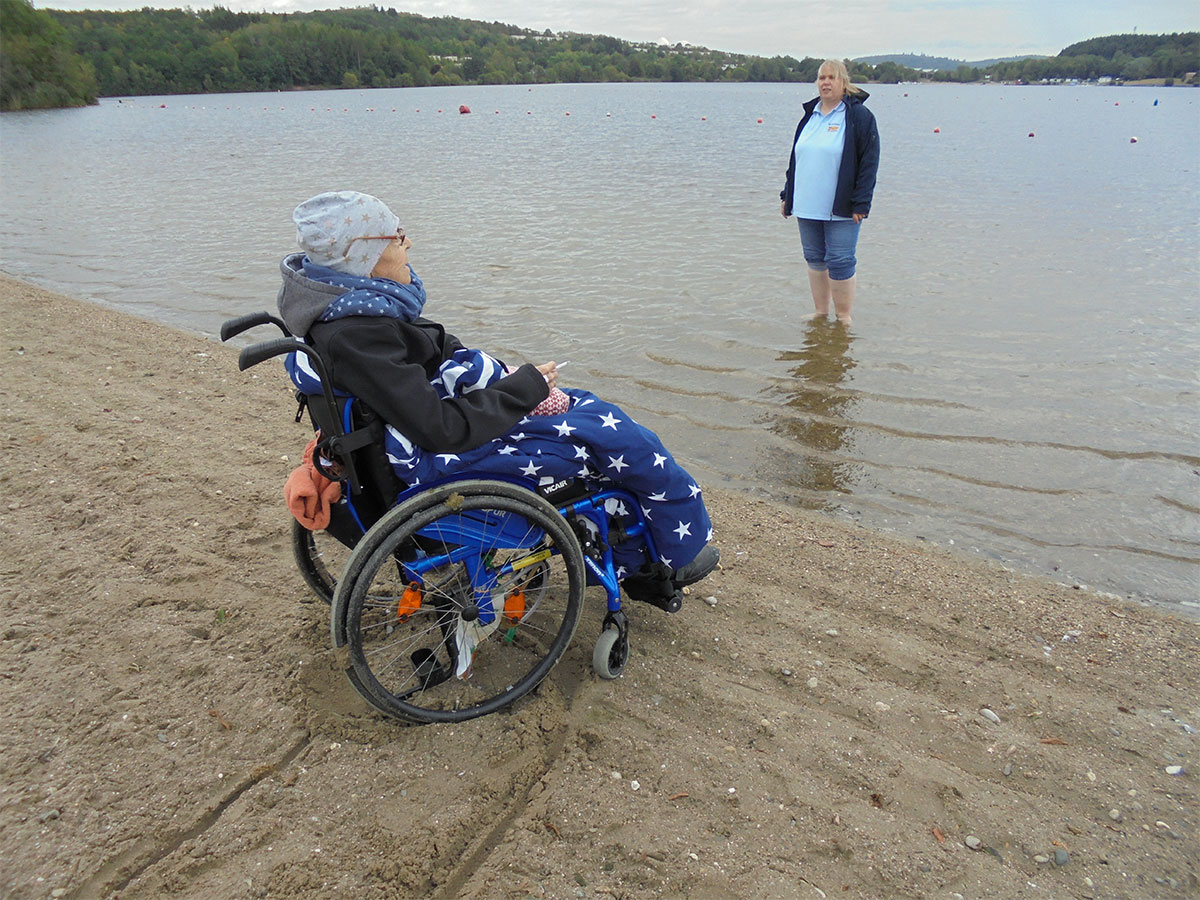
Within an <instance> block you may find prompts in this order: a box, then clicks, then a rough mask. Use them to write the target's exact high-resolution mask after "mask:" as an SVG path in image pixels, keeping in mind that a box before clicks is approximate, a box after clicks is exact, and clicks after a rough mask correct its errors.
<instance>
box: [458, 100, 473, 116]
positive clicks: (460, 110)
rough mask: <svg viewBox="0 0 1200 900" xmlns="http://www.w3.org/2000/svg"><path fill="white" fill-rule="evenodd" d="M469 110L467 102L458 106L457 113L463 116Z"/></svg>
mask: <svg viewBox="0 0 1200 900" xmlns="http://www.w3.org/2000/svg"><path fill="white" fill-rule="evenodd" d="M470 111H471V107H469V106H467V104H465V103H464V104H462V105H461V106H459V108H458V114H459V115H460V116H465V115H466V114H467V113H469V112H470Z"/></svg>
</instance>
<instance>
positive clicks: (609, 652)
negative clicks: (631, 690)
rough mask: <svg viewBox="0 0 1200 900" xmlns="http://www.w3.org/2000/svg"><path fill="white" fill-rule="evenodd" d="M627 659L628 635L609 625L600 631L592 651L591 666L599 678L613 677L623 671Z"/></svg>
mask: <svg viewBox="0 0 1200 900" xmlns="http://www.w3.org/2000/svg"><path fill="white" fill-rule="evenodd" d="M628 661H629V635H628V634H622V633H621V629H619V628H617V627H616V626H615V625H610V626H608V627H607V628H605V629H604V630H603V631H602V632H600V639H599V640H598V641H596V649H595V650H594V651H592V668H593V669H594V670H595V672H596V674H597V675H599V676H600V677H601V678H606V679H609V680H611V679H613V678H617V677H619V676H620V674H621V673H622V672H624V671H625V663H627V662H628Z"/></svg>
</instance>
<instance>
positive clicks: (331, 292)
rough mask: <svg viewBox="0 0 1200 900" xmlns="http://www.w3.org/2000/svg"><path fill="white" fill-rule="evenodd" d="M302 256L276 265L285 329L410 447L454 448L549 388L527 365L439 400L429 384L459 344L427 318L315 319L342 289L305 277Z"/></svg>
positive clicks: (479, 437) (489, 433) (503, 422)
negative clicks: (307, 343)
mask: <svg viewBox="0 0 1200 900" xmlns="http://www.w3.org/2000/svg"><path fill="white" fill-rule="evenodd" d="M302 259H303V254H301V253H295V254H292V255H291V256H289V257H287V258H286V259H285V260H284V261H283V263H282V265H281V269H282V273H283V287H282V288H280V291H279V311H280V314H281V315H282V316H283V320H284V322H285V323H287V325H288V328H289V329H290V330H291V331H292V333H293V334H298V335H305V336H306V337H307V338H308V340H309V341H310V342H311V343H312V344H313V346H315V347H316V348H317V350H318V352H320V354H321V357H322V358H323V359H324V360H325V362H326V364H327V365H328V366H329V377H330V380H331V381H332V382H333V384H334V386H335V387H338V388H341V389H342V390H344V391H348V392H349V393H351V394H353V395H354V396H356V397H358V398H359V399H360V400H362V401H363V402H364V403H366V404H367V405H368V406H369V407H371V409H373V410H374V411H375V412H376V413H378V414H379V415H380V416H381V417H382V418H383V420H384V421H385V422H387V423H388V424H389V425H391V426H393V427H394V428H396V430H397V431H399V432H400V433H401V434H403V435H404V436H405V437H407V438H408V439H409V440H410V441H412V442H413V443H414V444H416V445H417V446H419V447H421V448H423V449H425V450H429V451H431V452H434V453H461V452H463V451H465V450H471V449H473V448H475V447H478V446H480V445H481V444H484V443H487V442H488V441H490V440H491V439H492V438H496V437H500V435H502V434H506V433H507V432H509V431H510V430H512V427H513V426H514V425H516V424H517V422H519V421H520V420H521V419H522V418H523V417H524V416H526V415H527V414H528V413H529V412H530V411H531V410H532V409H533V408H534V407H535V406H537V405H538V404H539V403H540V402H541V401H542V400H544V399H546V396H547V394H548V393H549V392H550V389H549V387H547V385H546V379H545V378H543V377H542V373H541V372H539V371H538V370H537V368H536V367H534V366H532V365H529V364H528V363H527V364H525V365H523V366H521V367H520V368H519V369H517V370H516V371H515V372H513V373H512V374H511V375H507V376H505V377H504V378H502V379H500V380H499V381H497V382H496V383H495V384H493V385H491V386H490V387H487V388H483V389H481V390H477V391H471V392H470V393H468V394H465V395H463V396H462V397H455V398H452V399H447V400H443V399H441V398H440V397H439V396H438V393H437V391H436V390H435V389H434V387H433V386H432V385H431V384H430V383H429V382H430V379H432V378H433V377H434V376H436V375H437V372H438V367H439V366H440V365H441V364H442V363H443V362H445V361H446V360H447V359H449V358H450V356H451V355H452V354H453V353H454V351H455V350H461V349H463V344H462V342H461V341H459V340H458V338H456V337H454V335H452V334H447V333H446V329H444V328H443V327H442V326H441V325H439V324H438V323H436V322H431V321H430V320H429V319H416V320H415V321H412V322H404V321H401V320H400V319H388V318H375V317H368V316H347V317H346V318H343V319H334V320H333V321H332V322H320V321H317V317H318V316H319V314H320V312H321V311H323V310H324V308H325V306H327V305H328V304H329V303H330V302H332V301H333V300H334V299H336V298H337V297H338V296H339V295H340V294H342V293H344V292H345V290H346V289H345V288H339V287H335V286H333V285H327V284H321V283H319V282H316V281H312V280H311V279H308V278H305V277H304V274H303V272H302V271H301V270H300V269H301V260H302Z"/></svg>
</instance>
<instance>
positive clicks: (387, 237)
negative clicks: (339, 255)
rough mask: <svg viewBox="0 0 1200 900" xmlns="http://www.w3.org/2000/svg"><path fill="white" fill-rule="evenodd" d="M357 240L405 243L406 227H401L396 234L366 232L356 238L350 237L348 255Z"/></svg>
mask: <svg viewBox="0 0 1200 900" xmlns="http://www.w3.org/2000/svg"><path fill="white" fill-rule="evenodd" d="M355 241H399V242H400V243H401V244H403V243H404V229H403V228H400V229H398V230H397V231H396V233H395V234H364V235H359V236H358V237H355V238H350V243H349V244H347V245H346V254H345V255H346V256H349V255H350V248H351V247H352V246H353V245H354V242H355Z"/></svg>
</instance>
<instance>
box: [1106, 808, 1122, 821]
mask: <svg viewBox="0 0 1200 900" xmlns="http://www.w3.org/2000/svg"><path fill="white" fill-rule="evenodd" d="M1108 817H1109V818H1110V819H1112V820H1113V821H1114V822H1120V821H1121V819H1122V818H1124V817H1123V816H1122V815H1121V811H1120V810H1119V809H1115V808H1114V809H1110V810H1109V811H1108Z"/></svg>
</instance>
